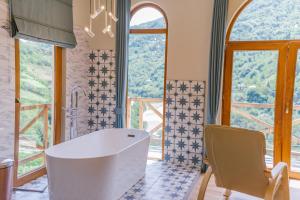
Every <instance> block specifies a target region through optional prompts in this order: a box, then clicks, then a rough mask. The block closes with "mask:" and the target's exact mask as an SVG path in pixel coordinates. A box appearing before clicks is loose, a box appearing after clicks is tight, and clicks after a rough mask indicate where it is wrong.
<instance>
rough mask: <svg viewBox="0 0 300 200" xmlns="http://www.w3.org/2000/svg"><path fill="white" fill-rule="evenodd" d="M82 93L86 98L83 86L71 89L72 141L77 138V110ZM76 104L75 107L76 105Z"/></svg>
mask: <svg viewBox="0 0 300 200" xmlns="http://www.w3.org/2000/svg"><path fill="white" fill-rule="evenodd" d="M80 91H81V92H82V93H83V94H84V96H86V91H85V89H83V88H82V87H81V86H78V85H77V86H74V87H72V89H71V105H70V109H69V112H70V118H71V121H70V140H71V139H73V138H75V137H77V132H78V129H77V117H78V115H77V109H78V96H79V92H80ZM74 95H75V100H74ZM74 104H75V105H74Z"/></svg>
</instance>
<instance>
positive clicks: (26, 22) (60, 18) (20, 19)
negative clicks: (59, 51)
mask: <svg viewBox="0 0 300 200" xmlns="http://www.w3.org/2000/svg"><path fill="white" fill-rule="evenodd" d="M9 5H10V18H11V19H10V20H11V29H12V30H11V32H12V37H15V38H21V39H28V40H34V41H41V42H46V43H50V44H54V45H57V46H60V47H65V48H73V47H75V46H76V39H75V35H74V32H73V8H72V5H73V4H72V0H9Z"/></svg>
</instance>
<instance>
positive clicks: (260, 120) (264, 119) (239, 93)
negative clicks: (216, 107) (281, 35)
mask: <svg viewBox="0 0 300 200" xmlns="http://www.w3.org/2000/svg"><path fill="white" fill-rule="evenodd" d="M245 43H246V42H245ZM286 50H287V48H286V46H284V45H281V44H269V43H266V44H258V43H255V42H247V44H243V45H241V44H240V43H238V44H236V46H235V45H228V46H227V50H226V61H225V72H224V76H225V77H224V80H225V82H224V85H223V87H224V88H223V107H222V109H223V110H222V124H224V125H229V126H233V127H240V128H246V129H251V130H257V131H261V132H263V133H264V135H265V139H266V150H267V152H266V157H265V161H266V164H267V166H268V167H269V168H272V167H273V165H274V164H275V163H277V162H279V161H281V159H282V148H281V147H282V145H281V133H282V123H279V122H280V121H281V120H280V119H281V117H282V110H283V109H282V108H283V103H282V102H283V96H284V95H283V93H284V81H285V80H284V74H285V64H284V63H285V62H286V60H287V59H286V52H287V51H286Z"/></svg>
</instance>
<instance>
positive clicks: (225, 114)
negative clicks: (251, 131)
mask: <svg viewBox="0 0 300 200" xmlns="http://www.w3.org/2000/svg"><path fill="white" fill-rule="evenodd" d="M252 2H253V0H248V1H246V2H244V4H242V5H241V6H240V8H239V9H238V10H237V11H236V13H235V14H234V15H233V18H232V19H231V21H230V23H229V26H228V29H227V33H226V40H225V45H226V46H225V59H224V75H223V77H224V78H223V92H222V113H221V123H222V124H223V125H228V126H230V114H231V113H230V112H231V90H232V72H233V53H234V51H251V50H252V51H255V50H262V51H264V50H276V51H278V53H279V55H278V67H277V80H276V98H275V102H274V103H275V109H274V114H275V119H274V165H275V164H276V163H278V162H280V161H282V160H284V161H285V162H287V163H288V165H289V166H290V158H291V155H290V151H291V134H292V132H291V127H292V126H291V118H292V109H293V107H292V106H288V105H293V98H292V97H293V93H294V81H295V80H294V78H295V77H294V76H290V74H295V70H296V69H295V68H296V61H297V58H296V57H297V53H296V50H298V49H300V41H299V40H268V41H266V40H258V41H231V40H230V36H231V33H232V29H233V27H234V24H235V23H236V21H237V19H238V17H239V16H240V14H241V13H242V12H243V11H244V9H245V8H246V7H247V6H248V5H249V4H250V3H252ZM286 65H288V66H291V67H288V68H287V67H286ZM286 109H289V114H286V113H285V112H284V111H285V110H286ZM276 113H277V114H276ZM275 133H277V134H275ZM283 138H284V139H283ZM290 177H291V178H295V179H300V173H296V172H290Z"/></svg>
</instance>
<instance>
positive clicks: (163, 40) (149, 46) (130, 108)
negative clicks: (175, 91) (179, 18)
mask: <svg viewBox="0 0 300 200" xmlns="http://www.w3.org/2000/svg"><path fill="white" fill-rule="evenodd" d="M167 40H168V22H167V18H166V15H165V13H164V11H163V10H162V9H161V8H160V7H159V6H157V5H156V4H151V3H145V4H140V5H138V6H136V7H135V8H134V9H133V10H132V12H131V21H130V35H129V67H128V95H127V99H128V102H127V127H130V128H139V129H145V130H147V131H148V132H149V133H150V134H151V141H150V149H149V157H150V158H156V159H161V158H162V155H163V135H164V134H163V131H164V130H163V113H164V112H163V110H164V104H163V102H164V101H163V99H164V91H165V90H164V87H165V81H166V80H165V78H166V75H165V74H166V60H167V59H166V56H167V53H166V52H167Z"/></svg>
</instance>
